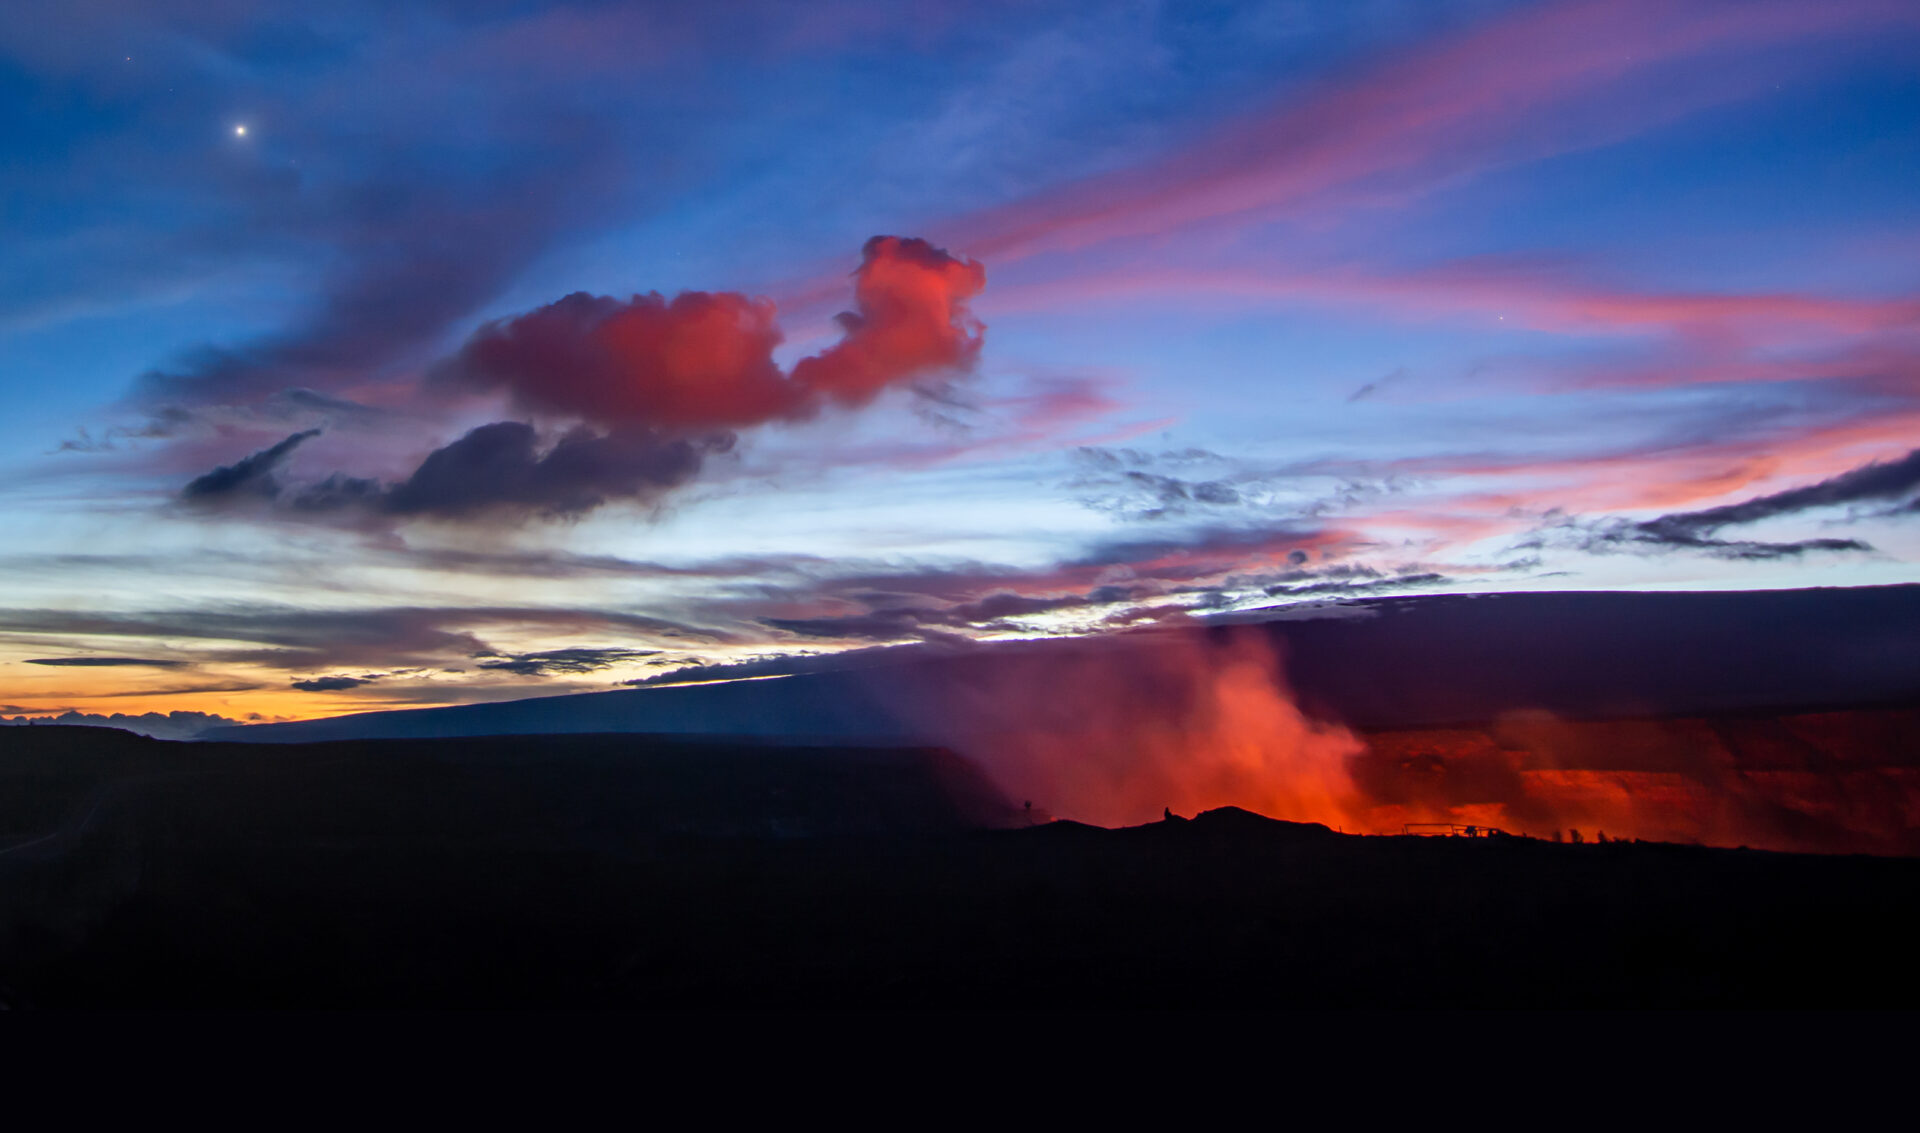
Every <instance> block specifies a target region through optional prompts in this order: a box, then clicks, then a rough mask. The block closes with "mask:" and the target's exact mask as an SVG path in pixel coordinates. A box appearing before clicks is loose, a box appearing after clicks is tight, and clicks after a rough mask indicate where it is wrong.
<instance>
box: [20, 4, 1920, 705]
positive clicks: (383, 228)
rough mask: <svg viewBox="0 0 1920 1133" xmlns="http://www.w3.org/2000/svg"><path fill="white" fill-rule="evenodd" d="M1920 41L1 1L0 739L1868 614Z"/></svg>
mask: <svg viewBox="0 0 1920 1133" xmlns="http://www.w3.org/2000/svg"><path fill="white" fill-rule="evenodd" d="M1916 63H1920V10H1916V9H1915V8H1914V7H1913V6H1912V5H1911V4H1910V3H1895V2H1881V0H1839V2H1835V3H1830V4H1821V5H1809V4H1803V3H1781V2H1766V0H1762V2H1757V3H1744V4H1733V3H1714V2H1686V3H1658V4H1656V3H1652V2H1650V0H1649V2H1641V0H1623V2H1617V3H1592V2H1584V3H1583V2H1560V0H1553V2H1545V3H1421V4H1411V3H1408V4H1395V3H1376V4H1350V3H1308V2H1290V3H1245V4H1232V3H1221V4H1177V3H1138V4H1115V5H1103V6H1099V7H1098V8H1097V9H1096V8H1094V7H1092V6H1086V5H1075V4H1005V5H996V4H965V5H946V4H935V3H926V4H917V5H905V4H892V3H888V4H879V3H873V4H868V3H859V2H851V0H849V2H844V3H823V4H811V5H785V4H756V3H722V4H716V5H704V6H691V7H690V6H687V5H649V4H575V5H562V4H544V3H500V4H459V5H436V4H410V5H401V6H393V5H371V4H369V5H356V4H344V5H333V6H329V7H328V9H327V11H326V12H324V13H320V12H316V11H313V10H311V9H310V6H302V5H274V4H258V3H244V2H239V0H234V2H229V3H199V4H169V3H144V4H132V3H118V2H101V3H92V4H54V3H37V2H30V3H28V4H27V5H26V7H25V8H24V10H23V13H22V14H20V15H17V16H16V17H15V18H12V19H10V20H9V21H8V23H7V26H6V28H5V29H4V30H0V98H4V99H5V100H6V102H7V104H8V107H9V112H8V113H7V114H6V115H4V116H0V153H4V155H5V161H4V163H3V164H0V204H3V205H4V209H3V211H0V225H4V234H5V241H6V247H7V249H8V254H7V256H6V257H5V258H4V262H3V263H0V468H3V469H4V470H5V474H6V475H5V480H4V481H0V508H4V510H5V513H6V516H7V526H8V529H9V532H10V537H9V539H8V540H7V543H6V546H5V549H4V550H0V579H3V580H4V584H5V594H6V598H5V600H4V603H0V605H3V606H4V609H0V709H4V710H5V711H6V712H8V713H10V714H20V713H27V714H45V713H53V712H59V711H65V710H68V709H76V708H77V709H80V710H82V711H88V712H109V711H120V710H133V709H137V710H140V711H146V710H168V709H179V710H190V711H203V712H209V713H215V714H219V715H225V716H229V717H234V718H245V717H247V716H249V715H253V714H259V715H262V716H269V717H285V716H311V715H322V714H330V713H335V712H341V711H351V710H356V709H362V708H372V707H380V706H385V705H396V704H439V703H453V702H458V701H463V700H472V699H492V698H499V697H505V696H522V695H533V694H538V693H543V692H562V691H574V690H579V689H585V688H603V687H609V686H612V685H615V684H618V683H620V682H630V681H637V680H648V679H655V678H659V677H662V676H669V675H671V674H674V673H676V672H678V673H682V674H692V673H697V672H699V671H700V669H701V667H702V666H707V665H712V664H724V663H727V662H732V661H740V660H746V659H751V658H757V657H765V656H769V655H775V654H796V653H809V652H821V651H831V650H839V649H847V648H858V647H863V646H869V645H874V644H887V643H896V642H913V641H922V640H933V641H936V642H938V641H953V640H955V639H958V638H993V637H1006V636H1027V635H1037V634H1053V633H1079V632H1088V631H1097V630H1101V629H1110V628H1116V627H1120V626H1125V625H1132V624H1138V623H1139V622H1141V621H1142V620H1148V619H1154V618H1161V617H1169V616H1193V615H1199V616H1207V615H1209V614H1213V613H1219V612H1232V611H1244V610H1249V609H1258V608H1264V607H1268V606H1275V605H1285V604H1288V603H1292V602H1298V601H1304V600H1316V601H1321V600H1325V599H1327V598H1328V597H1329V596H1333V597H1338V596H1343V595H1354V596H1358V595H1364V594H1382V593H1402V592H1410V591H1415V590H1442V591H1447V590H1453V591H1458V590H1494V589H1516V588H1517V589H1525V588H1543V587H1544V588H1584V589H1599V588H1624V587H1631V588H1688V587H1717V588H1725V587H1778V586H1798V585H1836V584H1848V585H1853V584H1874V583H1888V582H1905V581H1913V580H1914V577H1915V570H1914V566H1913V563H1914V561H1915V557H1916V555H1920V538H1916V535H1915V530H1916V522H1915V520H1914V518H1913V516H1914V514H1915V508H1914V506H1913V492H1914V490H1915V489H1916V488H1920V479H1915V478H1912V477H1907V476H1906V475H1905V474H1904V473H1903V469H1904V468H1905V467H1906V466H1904V465H1901V464H1900V463H1899V462H1900V461H1902V460H1903V459H1904V458H1906V457H1907V456H1908V454H1909V453H1910V452H1912V451H1913V450H1914V448H1915V447H1916V443H1920V442H1916V437H1920V430H1917V429H1916V424H1920V274H1917V273H1916V271H1915V269H1914V266H1913V265H1915V264H1916V263H1920V182H1916V179H1915V176H1914V174H1913V170H1914V169H1916V168H1920V79H1916V77H1915V76H1917V75H1920V66H1916ZM242 128H244V133H242V132H241V130H242ZM875 236H894V237H900V238H902V240H900V241H895V242H892V243H886V244H883V245H875V244H869V243H868V241H869V238H871V237H875ZM909 238H918V239H919V240H920V241H924V243H921V242H916V241H915V240H913V239H909ZM856 273H857V274H856ZM976 273H977V274H976ZM981 279H983V280H984V283H983V284H981V283H980V280H981ZM976 284H979V285H976ZM856 289H858V290H856ZM581 292H584V293H586V294H588V295H593V296H603V297H606V298H605V299H604V300H599V301H588V300H585V299H582V300H580V301H578V302H574V303H573V305H571V306H569V305H567V304H564V303H558V302H557V301H560V300H562V299H563V297H565V296H568V295H571V294H574V293H581ZM655 292H657V293H659V296H660V298H659V299H658V300H657V301H655V300H651V299H646V298H644V297H645V296H648V295H650V294H651V293H655ZM682 292H698V293H704V294H705V295H706V296H707V298H704V299H701V300H699V303H700V304H704V305H703V306H700V309H699V312H696V311H695V310H694V307H693V306H688V305H675V304H676V303H677V301H676V300H675V296H677V295H679V294H680V293H682ZM636 297H642V298H636ZM715 297H718V298H715ZM729 297H731V298H729ZM846 310H852V311H856V312H858V313H859V315H860V318H859V320H857V321H856V323H854V324H845V323H840V322H836V321H835V318H834V316H835V315H836V313H837V312H840V311H846ZM700 312H705V313H704V314H702V313H700ZM776 340H777V341H776ZM769 344H771V345H769ZM743 351H744V353H742V352H743ZM716 367H717V368H716ZM476 429H478V430H480V432H477V433H476V432H474V430H476ZM316 430H317V431H316ZM296 438H297V439H296ZM1863 470H1864V471H1863ZM1812 485H1826V487H1824V488H1822V489H1821V490H1819V491H1816V492H1812V493H1809V492H1806V491H1802V489H1806V488H1808V487H1809V486H1812ZM1744 501H1761V503H1760V505H1759V506H1757V507H1754V508H1750V509H1747V510H1745V511H1742V512H1740V513H1738V517H1737V518H1735V519H1728V518H1727V517H1728V516H1729V515H1733V514H1734V513H1728V512H1721V511H1715V510H1713V509H1716V508H1720V507H1723V506H1724V505H1727V504H1731V503H1739V502H1744ZM1768 501H1771V502H1768ZM49 662H51V663H49ZM302 686H305V687H302Z"/></svg>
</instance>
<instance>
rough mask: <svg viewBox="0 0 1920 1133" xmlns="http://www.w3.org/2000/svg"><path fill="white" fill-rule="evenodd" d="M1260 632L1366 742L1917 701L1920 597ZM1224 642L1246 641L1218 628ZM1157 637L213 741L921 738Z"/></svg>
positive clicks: (1363, 622)
mask: <svg viewBox="0 0 1920 1133" xmlns="http://www.w3.org/2000/svg"><path fill="white" fill-rule="evenodd" d="M1340 613H1341V614H1342V615H1343V616H1338V617H1324V618H1299V617H1294V616H1288V615H1287V614H1286V613H1285V612H1276V616H1275V618H1274V620H1268V621H1263V622H1262V621H1258V619H1257V618H1250V619H1242V621H1243V622H1245V621H1253V622H1255V623H1256V624H1257V627H1258V628H1257V630H1256V631H1255V632H1259V633H1264V634H1266V635H1268V636H1269V637H1270V638H1271V639H1272V640H1273V642H1274V643H1275V644H1276V646H1277V647H1278V648H1279V649H1280V651H1281V652H1282V654H1283V656H1284V657H1285V659H1286V667H1287V670H1288V673H1289V676H1290V679H1291V682H1292V684H1293V686H1294V689H1295V692H1296V694H1297V696H1298V698H1299V700H1300V702H1301V704H1302V705H1303V706H1304V707H1305V708H1307V710H1308V711H1310V712H1311V713H1313V714H1315V715H1318V716H1321V717H1323V718H1328V719H1335V720H1340V721H1343V722H1345V723H1347V724H1350V725H1352V726H1354V727H1358V728H1364V729H1379V728H1411V727H1423V726H1435V725H1444V724H1468V723H1478V722H1485V721H1490V720H1492V719H1494V718H1495V717H1497V716H1499V715H1500V714H1502V713H1505V712H1509V711H1514V710H1524V709H1544V710H1546V711H1550V712H1553V713H1556V714H1559V715H1562V716H1568V717H1574V718H1609V717H1620V716H1664V715H1675V714H1698V713H1719V712H1730V711H1744V710H1768V711H1778V710H1783V709H1811V708H1827V707H1846V706H1855V705H1882V704H1909V703H1915V702H1920V586H1886V587H1861V588H1851V589H1815V590H1778V591H1735V592H1703V593H1702V592H1685V593H1622V592H1598V593H1549V594H1488V595H1441V596H1422V597H1412V598H1382V599H1373V600H1366V601H1360V602H1353V603H1349V604H1346V605H1345V606H1342V607H1340ZM1170 632H1205V633H1211V634H1224V633H1229V632H1245V631H1244V630H1241V629H1228V628H1225V627H1214V628H1210V629H1207V630H1204V631H1197V630H1181V631H1170ZM1164 640H1165V639H1164V637H1161V636H1159V635H1158V633H1156V632H1144V633H1138V634H1127V635H1120V636H1117V637H1113V638H1106V639H1099V640H1090V639H1076V640H1070V641H1044V642H1019V643H1008V644H1003V645H989V646H982V647H979V648H977V649H973V650H969V651H965V652H961V653H952V652H944V653H943V652H936V651H934V650H931V649H930V650H929V651H928V653H927V654H926V656H925V659H923V660H917V661H902V662H901V663H897V664H889V665H886V666H883V667H873V668H865V669H850V670H843V671H834V672H812V673H799V674H795V675H791V676H786V677H781V678H778V679H770V680H754V681H734V682H729V683H722V684H702V685H662V686H657V687H651V688H643V689H631V690H626V689H623V690H618V691H612V692H603V693H589V694H583V695H574V696H558V697H541V698H534V699H528V700H519V701H511V702H505V703H496V704H480V705H467V706H460V707H453V708H430V709H416V710H410V711H398V712H379V713H366V714H361V715H355V716H343V717H336V718H333V719H329V720H315V721H307V722H302V723H293V724H268V725H258V726H254V727H246V728H228V729H219V730H216V731H213V732H209V733H207V737H206V738H230V739H245V740H248V741H252V742H286V743H292V742H306V741H314V740H330V739H350V738H372V737H410V736H472V735H510V734H536V733H567V732H576V733H577V732H653V733H680V734H705V735H732V736H781V737H795V736H799V737H814V738H821V739H835V740H843V741H859V742H870V743H913V742H920V741H921V740H923V739H924V738H925V731H926V730H925V728H924V727H923V726H922V723H921V722H922V721H925V720H927V719H928V718H929V717H930V715H937V714H938V713H939V712H940V711H942V710H943V705H942V697H943V696H944V695H945V690H947V689H951V688H954V687H957V686H959V685H961V684H963V683H964V682H966V681H967V680H968V679H969V678H972V677H976V676H978V675H979V674H981V673H983V672H986V671H989V670H991V669H993V668H994V667H995V666H996V665H997V664H999V663H1001V662H1002V661H1004V660H1005V659H1007V658H1008V657H1011V656H1014V655H1016V654H1018V655H1021V656H1023V657H1033V656H1040V657H1046V658H1051V657H1058V658H1059V659H1060V660H1061V661H1062V662H1063V663H1065V662H1067V661H1069V660H1071V659H1072V658H1073V657H1074V656H1076V655H1083V654H1084V652H1085V651H1087V650H1104V649H1113V650H1125V649H1153V648H1154V647H1155V643H1156V642H1159V641H1164Z"/></svg>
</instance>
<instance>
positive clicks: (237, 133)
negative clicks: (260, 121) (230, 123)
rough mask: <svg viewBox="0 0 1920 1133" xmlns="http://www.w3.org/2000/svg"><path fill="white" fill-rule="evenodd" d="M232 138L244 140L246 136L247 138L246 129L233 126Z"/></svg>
mask: <svg viewBox="0 0 1920 1133" xmlns="http://www.w3.org/2000/svg"><path fill="white" fill-rule="evenodd" d="M233 136H234V137H236V138H244V137H246V136H247V128H246V127H245V126H235V127H234V128H233Z"/></svg>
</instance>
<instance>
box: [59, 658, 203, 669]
mask: <svg viewBox="0 0 1920 1133" xmlns="http://www.w3.org/2000/svg"><path fill="white" fill-rule="evenodd" d="M27 664H29V665H72V666H75V667H80V668H95V667H98V668H115V667H120V666H127V667H131V668H146V669H178V668H183V667H185V666H187V665H191V664H193V662H191V661H168V660H163V659H160V658H157V657H29V658H27Z"/></svg>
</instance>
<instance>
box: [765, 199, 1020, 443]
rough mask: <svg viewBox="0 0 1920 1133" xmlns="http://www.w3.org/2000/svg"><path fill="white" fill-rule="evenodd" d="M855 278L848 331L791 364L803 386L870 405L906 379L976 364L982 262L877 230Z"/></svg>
mask: <svg viewBox="0 0 1920 1133" xmlns="http://www.w3.org/2000/svg"><path fill="white" fill-rule="evenodd" d="M855 280H856V282H855V284H854V298H855V300H856V302H857V303H858V305H859V308H860V309H859V311H858V312H857V313H855V312H845V313H843V314H842V315H841V316H840V325H841V326H843V327H845V328H846V331H847V336H846V337H845V338H844V339H841V340H840V343H839V344H838V345H836V346H834V347H832V348H831V349H829V350H827V351H825V352H823V353H820V354H816V355H814V356H813V357H811V358H803V359H801V361H800V363H799V364H798V365H796V366H795V367H794V368H793V381H794V384H795V385H797V386H799V387H800V388H801V389H802V390H804V391H806V392H807V393H810V394H819V395H821V396H824V397H827V398H829V399H831V400H833V401H835V402H838V403H839V404H841V405H864V404H866V403H867V402H869V401H872V400H873V398H874V397H875V396H876V395H878V394H879V393H880V391H881V390H883V389H885V388H886V387H887V386H888V385H889V384H890V383H892V382H894V381H897V380H899V379H900V378H902V377H907V376H910V375H913V374H920V373H925V372H927V371H929V370H938V369H949V368H956V367H966V366H970V365H972V364H973V360H974V359H975V358H976V357H977V356H978V355H979V353H980V340H981V335H982V333H983V331H984V328H983V327H982V326H981V324H980V322H979V320H977V319H974V318H972V317H971V316H970V315H969V314H968V313H967V302H968V301H969V300H971V299H972V298H973V297H974V296H976V295H978V294H980V289H981V288H983V287H985V286H986V285H987V272H986V269H985V268H983V267H981V266H980V265H979V264H978V263H976V262H974V261H973V260H959V259H955V258H953V257H952V256H949V255H947V253H945V252H944V251H941V250H940V249H938V248H935V247H934V246H933V245H931V244H929V243H927V242H926V241H925V240H919V239H912V238H908V239H901V238H900V237H898V236H875V237H874V238H873V239H871V240H869V241H867V245H866V248H865V249H863V256H862V260H861V263H860V270H859V271H858V272H856V273H855Z"/></svg>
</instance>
